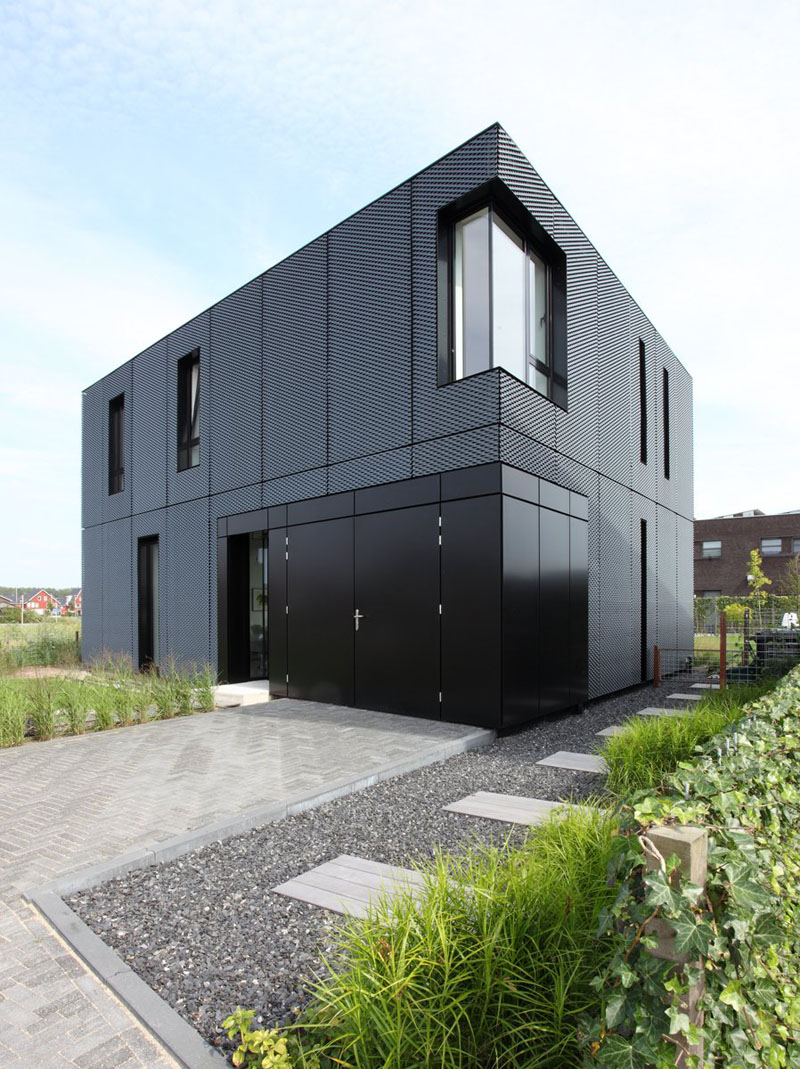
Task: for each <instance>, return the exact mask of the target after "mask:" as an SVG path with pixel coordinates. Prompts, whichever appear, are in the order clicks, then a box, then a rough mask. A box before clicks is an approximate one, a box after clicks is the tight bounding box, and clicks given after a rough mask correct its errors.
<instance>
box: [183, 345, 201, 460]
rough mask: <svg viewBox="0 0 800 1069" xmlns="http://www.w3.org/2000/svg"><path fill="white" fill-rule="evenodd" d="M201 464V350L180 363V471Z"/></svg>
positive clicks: (188, 355) (192, 353) (195, 351)
mask: <svg viewBox="0 0 800 1069" xmlns="http://www.w3.org/2000/svg"><path fill="white" fill-rule="evenodd" d="M199 463H200V350H199V349H195V350H194V352H191V353H187V355H186V356H183V357H181V359H180V360H179V361H178V471H186V469H187V468H196V467H197V465H198V464H199Z"/></svg>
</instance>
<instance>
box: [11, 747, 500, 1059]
mask: <svg viewBox="0 0 800 1069" xmlns="http://www.w3.org/2000/svg"><path fill="white" fill-rule="evenodd" d="M495 737H496V736H495V732H494V731H487V730H484V729H483V728H473V729H471V730H470V731H468V732H467V734H465V735H462V736H461V737H460V738H458V739H449V740H447V741H446V742H438V743H435V744H434V745H432V746H428V747H427V748H425V749H423V750H420V752H419V753H417V754H415V755H414V756H413V757H405V758H403V759H402V760H400V761H389V762H387V763H386V764H384V765H379V766H378V767H377V768H376V769H374V770H373V771H372V772H370V773H368V774H367V775H366V776H351V777H344V778H343V779H341V780H337V781H336V782H335V783H332V784H331V785H330V786H328V787H326V788H325V789H324V790H323V791H309V792H306V793H304V794H298V795H295V796H294V797H291V798H288V799H287V800H286V801H285V802H280V803H278V804H273V805H267V804H262V805H259V806H254V807H253V808H252V809H246V810H245V811H244V812H242V813H239V814H238V815H237V816H235V817H230V818H229V819H227V820H221V821H218V822H216V823H214V824H207V825H206V826H205V827H203V828H195V829H192V830H191V831H187V832H183V833H182V834H181V835H176V836H174V837H173V838H171V839H165V840H163V841H162V842H156V843H154V844H153V845H152V846H149V847H137V848H136V849H135V850H131V851H129V852H128V853H127V854H121V855H120V856H119V857H117V858H114V859H113V860H112V861H107V862H104V863H102V864H100V865H92V866H91V867H90V868H86V869H81V870H80V871H79V872H74V873H69V874H68V875H66V876H63V877H61V878H60V879H58V880H54V881H53V882H52V883H48V884H44V885H43V886H41V887H37V888H33V889H31V890H29V891H25V892H24V893H23V898H24V899H25V900H26V901H27V902H29V903H30V904H31V905H32V906H33V907H34V908H35V909H37V910H38V911H39V912H40V913H41V914H42V916H43V917H44V918H45V919H46V920H47V921H48V923H49V924H50V925H52V927H53V928H54V929H55V930H56V932H57V933H58V934H59V935H60V936H61V938H62V939H64V941H65V942H67V943H68V944H69V945H70V946H71V947H72V949H73V950H74V951H75V953H76V954H77V955H78V957H79V958H81V960H82V961H84V962H85V963H86V964H87V965H88V966H89V968H90V969H91V970H92V972H94V973H95V975H96V976H97V977H98V978H99V979H100V980H101V981H102V982H103V983H104V984H107V985H108V987H110V988H111V990H112V991H113V992H114V993H115V994H116V996H117V997H118V998H119V999H120V1000H121V1001H122V1002H124V1003H125V1005H126V1006H127V1007H128V1009H130V1010H131V1012H132V1013H133V1014H134V1016H136V1017H137V1018H138V1019H139V1020H140V1021H141V1022H142V1024H143V1025H144V1026H145V1028H146V1029H147V1030H148V1031H149V1032H151V1033H152V1035H153V1036H154V1037H155V1038H156V1040H158V1042H160V1043H161V1044H162V1046H163V1047H164V1048H165V1049H166V1050H167V1051H168V1052H169V1053H170V1054H171V1055H172V1057H173V1058H175V1059H176V1061H177V1062H178V1063H179V1064H180V1065H182V1066H185V1067H187V1069H222V1066H226V1065H228V1060H227V1058H225V1057H224V1056H223V1055H222V1054H221V1053H220V1052H219V1051H217V1050H214V1048H213V1047H211V1046H209V1045H208V1044H207V1043H206V1041H205V1040H204V1039H203V1038H202V1037H201V1035H200V1034H199V1032H196V1031H195V1030H194V1028H192V1026H191V1025H190V1024H187V1022H186V1021H184V1019H183V1018H182V1017H181V1016H180V1014H178V1013H176V1011H175V1010H173V1009H172V1007H171V1006H170V1005H169V1004H168V1003H167V1002H165V1001H164V999H162V998H161V996H160V995H157V994H156V993H155V991H153V990H152V988H150V987H148V985H147V984H146V983H145V982H144V980H142V979H140V977H139V976H137V975H136V973H134V972H133V970H132V969H130V968H129V967H128V966H127V965H126V964H125V962H124V961H123V960H122V959H121V958H120V957H118V955H117V954H116V953H115V952H114V951H113V950H112V949H111V947H109V946H108V945H107V944H106V943H104V942H103V941H102V939H100V938H99V936H96V935H95V934H94V932H93V931H92V930H91V929H90V928H89V927H88V926H87V925H86V924H84V922H83V921H82V920H81V919H80V917H78V915H77V914H76V913H74V912H73V911H72V910H71V909H70V908H69V906H68V905H67V904H66V902H64V901H63V899H64V897H66V896H69V895H72V894H75V892H77V891H86V890H88V889H89V888H91V887H96V886H97V885H98V884H101V883H105V882H106V881H107V880H113V879H115V878H116V877H118V876H124V875H126V874H127V873H129V872H134V871H135V870H137V869H144V868H149V867H150V866H151V865H158V864H161V863H162V862H166V861H172V860H174V859H175V858H178V857H181V856H182V855H184V854H188V853H190V852H191V851H192V850H197V849H198V848H199V847H201V846H207V845H208V844H209V843H213V842H221V841H222V840H224V839H229V838H231V837H232V836H234V835H240V834H242V833H243V832H246V831H251V830H252V829H253V828H258V827H260V826H261V825H262V824H267V823H269V822H271V821H275V820H283V819H284V817H287V816H293V815H294V814H295V813H302V812H303V811H304V810H306V809H314V808H315V807H316V806H319V805H323V804H324V803H325V802H331V801H333V800H334V799H335V798H341V797H343V796H344V795H347V794H353V793H354V792H355V791H360V790H363V789H364V788H365V787H371V786H372V785H373V784H375V783H380V782H382V781H383V780H387V779H392V778H393V777H394V776H401V775H403V774H404V773H405V772H412V771H414V770H415V769H418V768H424V767H425V766H426V765H432V764H435V763H436V762H437V761H444V760H446V759H447V758H448V757H453V756H455V755H456V754H460V753H466V752H467V751H468V750H475V749H478V748H480V747H482V746H487V745H488V744H489V743H490V742H492V741H493V740H494V739H495Z"/></svg>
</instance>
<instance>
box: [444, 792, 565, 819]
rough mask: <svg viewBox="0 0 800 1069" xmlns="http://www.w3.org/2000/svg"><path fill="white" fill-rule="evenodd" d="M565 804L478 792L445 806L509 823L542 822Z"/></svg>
mask: <svg viewBox="0 0 800 1069" xmlns="http://www.w3.org/2000/svg"><path fill="white" fill-rule="evenodd" d="M566 804H567V803H564V802H547V801H545V800H544V799H543V798H525V797H523V796H522V795H518V794H496V793H495V792H494V791H477V792H476V793H475V794H469V795H467V797H466V798H461V799H460V800H459V801H458V802H453V803H452V804H451V805H446V806H442V808H443V809H445V810H447V811H448V812H450V813H465V814H466V815H467V816H470V817H487V818H488V819H489V820H502V821H504V822H505V823H507V824H541V822H542V821H543V820H547V818H548V817H549V816H550V814H551V813H552V812H553V810H554V809H563V808H564V806H565V805H566Z"/></svg>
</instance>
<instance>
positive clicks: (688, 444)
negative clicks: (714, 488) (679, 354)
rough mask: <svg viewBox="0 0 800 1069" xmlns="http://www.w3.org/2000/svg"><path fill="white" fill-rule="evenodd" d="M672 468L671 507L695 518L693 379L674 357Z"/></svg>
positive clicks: (671, 379) (671, 421)
mask: <svg viewBox="0 0 800 1069" xmlns="http://www.w3.org/2000/svg"><path fill="white" fill-rule="evenodd" d="M669 387H670V407H671V409H672V412H671V414H670V431H671V435H670V437H671V450H670V453H671V471H670V482H671V483H672V492H673V498H672V500H673V502H674V508H675V511H676V512H677V513H679V514H680V515H681V516H683V517H684V519H687V520H692V519H693V518H694V474H693V473H694V442H693V426H692V422H693V421H692V380H691V377H690V376H689V375H688V374H687V373H686V371H685V369H684V368H683V367H681V365H680V364H679V363H678V361H677V360H675V359H674V358H673V360H672V369H671V371H670V376H669Z"/></svg>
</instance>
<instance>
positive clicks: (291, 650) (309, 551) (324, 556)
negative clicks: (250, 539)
mask: <svg viewBox="0 0 800 1069" xmlns="http://www.w3.org/2000/svg"><path fill="white" fill-rule="evenodd" d="M287 548H288V553H289V560H288V565H287V598H288V606H289V612H288V615H287V617H286V623H287V654H288V656H287V661H288V670H287V674H288V676H289V680H288V687H287V691H288V696H289V697H290V698H307V699H309V700H310V701H318V702H334V703H336V704H340V705H352V704H353V632H354V624H353V520H352V518H351V517H347V518H345V519H338V520H323V521H321V522H320V523H306V524H301V525H299V526H297V527H290V528H289V529H288V547H287Z"/></svg>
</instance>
